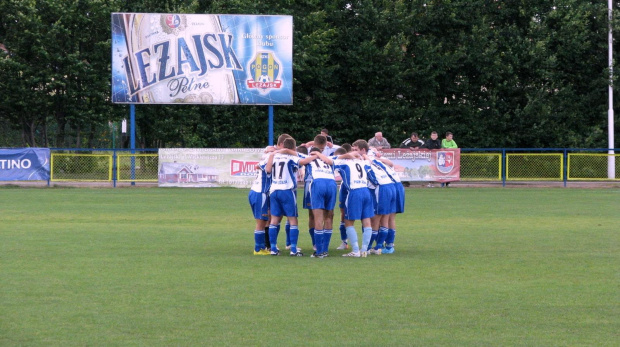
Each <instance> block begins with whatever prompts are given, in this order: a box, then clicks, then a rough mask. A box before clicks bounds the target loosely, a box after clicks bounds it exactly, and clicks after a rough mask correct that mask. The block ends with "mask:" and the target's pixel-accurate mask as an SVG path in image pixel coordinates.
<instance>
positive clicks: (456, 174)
mask: <svg viewBox="0 0 620 347" xmlns="http://www.w3.org/2000/svg"><path fill="white" fill-rule="evenodd" d="M381 153H382V155H383V157H384V158H387V159H389V160H391V161H392V163H394V169H395V170H396V172H397V173H398V175H399V177H400V179H401V181H403V182H412V181H421V182H452V181H460V180H461V150H460V149H458V148H443V149H433V150H428V149H416V150H411V149H406V148H395V149H384V150H382V151H381Z"/></svg>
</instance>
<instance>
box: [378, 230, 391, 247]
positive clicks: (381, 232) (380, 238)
mask: <svg viewBox="0 0 620 347" xmlns="http://www.w3.org/2000/svg"><path fill="white" fill-rule="evenodd" d="M387 236H388V228H386V227H381V228H379V235H378V236H377V246H375V249H379V248H381V247H383V243H384V242H385V239H386V238H387Z"/></svg>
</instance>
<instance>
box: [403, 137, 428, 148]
mask: <svg viewBox="0 0 620 347" xmlns="http://www.w3.org/2000/svg"><path fill="white" fill-rule="evenodd" d="M422 146H424V141H422V140H420V139H419V138H418V133H411V136H410V137H409V138H408V139H406V140H404V141H403V142H401V144H400V148H409V149H418V148H421V147H422Z"/></svg>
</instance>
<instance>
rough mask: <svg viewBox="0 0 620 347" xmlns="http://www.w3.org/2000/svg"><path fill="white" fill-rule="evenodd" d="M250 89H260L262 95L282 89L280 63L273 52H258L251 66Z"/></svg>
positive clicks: (248, 83) (249, 70)
mask: <svg viewBox="0 0 620 347" xmlns="http://www.w3.org/2000/svg"><path fill="white" fill-rule="evenodd" d="M248 72H249V76H248V77H249V79H248V80H247V81H246V82H247V85H248V88H250V89H258V91H259V92H260V93H262V94H267V93H269V91H270V89H280V88H281V87H282V80H279V79H278V77H280V62H279V61H278V60H276V57H275V56H274V54H273V53H272V52H258V53H256V57H255V58H254V60H253V61H251V62H250V65H249V69H248Z"/></svg>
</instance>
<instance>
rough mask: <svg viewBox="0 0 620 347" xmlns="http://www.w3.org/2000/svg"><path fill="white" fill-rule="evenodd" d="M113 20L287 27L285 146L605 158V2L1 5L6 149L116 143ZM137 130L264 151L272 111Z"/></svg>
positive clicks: (144, 109) (144, 113)
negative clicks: (409, 144)
mask: <svg viewBox="0 0 620 347" xmlns="http://www.w3.org/2000/svg"><path fill="white" fill-rule="evenodd" d="M614 5H615V7H614V8H615V9H617V8H618V5H619V3H618V2H614ZM112 12H161V13H213V14H280V15H292V16H293V18H294V49H293V64H294V87H293V91H294V104H293V105H292V106H278V107H276V108H275V125H274V127H275V128H274V130H275V133H276V134H277V133H282V132H286V133H290V134H292V135H293V136H295V137H296V138H299V139H300V140H308V139H311V138H312V137H313V136H314V135H315V134H317V133H318V132H319V131H320V129H321V128H327V129H329V130H330V134H332V135H333V136H334V137H335V138H336V139H337V140H339V141H341V142H352V141H354V140H356V139H358V138H364V139H368V138H371V137H372V136H373V134H374V133H375V132H376V131H382V132H383V134H384V137H386V138H388V140H390V142H391V143H393V144H397V143H398V142H400V141H402V140H403V139H405V138H407V137H408V136H409V134H410V133H411V132H413V131H416V132H418V133H419V134H420V135H421V136H422V137H428V136H429V135H430V132H431V131H438V132H439V133H440V134H441V133H444V132H446V131H451V132H453V133H454V134H455V140H456V141H457V142H458V143H459V145H461V146H463V147H470V148H474V147H475V148H489V147H523V148H533V147H578V148H607V146H608V143H607V109H608V101H607V100H608V94H607V90H608V85H609V83H610V74H609V70H608V62H607V44H608V41H607V38H608V37H607V33H608V28H609V24H610V23H609V21H608V11H607V3H606V2H601V1H584V0H514V1H498V0H426V1H424V0H384V1H381V0H357V1H350V0H347V1H340V0H296V1H291V0H261V1H256V0H213V1H203V0H193V1H192V0H159V1H156V0H145V1H141V2H133V1H128V0H124V1H123V0H5V1H3V2H2V3H0V13H1V16H2V17H1V25H0V132H1V133H2V134H3V136H2V138H1V139H0V147H1V146H5V147H20V146H40V147H89V148H110V147H112V145H113V143H112V139H113V136H116V138H117V139H119V140H117V142H116V144H115V145H114V146H115V147H119V146H121V145H122V141H121V139H120V126H119V122H120V120H121V119H123V118H127V117H128V113H129V111H128V109H129V106H127V105H115V104H112V103H111V102H110V88H111V87H110V78H111V77H110V76H111V73H110V60H111V57H110V54H111V52H110V49H111V37H110V26H111V25H110V15H111V13H112ZM618 13H620V12H618ZM614 14H615V13H614ZM614 18H615V16H614ZM611 25H612V26H613V28H614V29H616V28H618V22H617V21H616V20H614V21H613V22H612V23H611ZM616 31H617V30H616ZM619 35H620V33H619ZM613 83H614V85H615V83H616V81H615V80H614V82H613ZM617 89H618V88H615V90H617ZM615 94H616V95H615V99H616V100H618V99H619V98H618V95H617V92H616V93H615ZM616 118H617V117H616ZM136 121H137V138H138V139H137V140H138V146H139V147H143V148H162V147H261V146H264V145H266V143H267V133H268V120H267V107H266V106H216V105H138V106H136ZM616 128H617V126H616ZM616 137H617V136H616Z"/></svg>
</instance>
